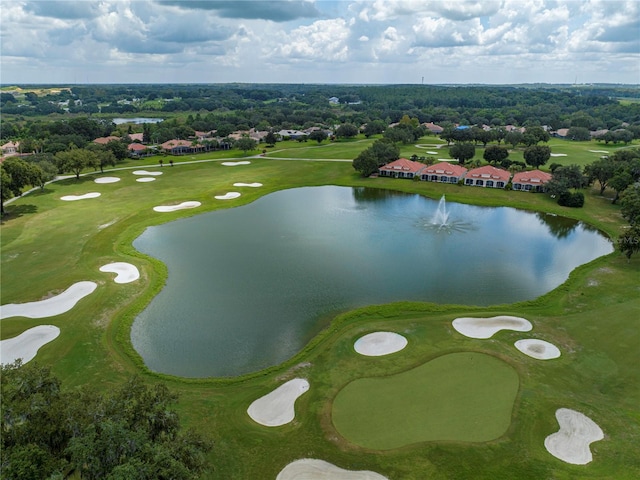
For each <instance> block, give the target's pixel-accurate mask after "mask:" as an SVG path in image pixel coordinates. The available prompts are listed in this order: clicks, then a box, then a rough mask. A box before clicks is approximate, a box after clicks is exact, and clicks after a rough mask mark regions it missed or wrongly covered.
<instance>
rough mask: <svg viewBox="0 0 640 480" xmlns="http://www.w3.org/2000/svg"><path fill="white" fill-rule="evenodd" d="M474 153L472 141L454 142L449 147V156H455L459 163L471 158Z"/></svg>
mask: <svg viewBox="0 0 640 480" xmlns="http://www.w3.org/2000/svg"><path fill="white" fill-rule="evenodd" d="M475 154H476V147H475V145H473V144H472V143H456V144H453V145H451V146H450V147H449V155H451V158H457V159H458V162H459V163H460V165H464V164H465V163H466V161H467V160H471V159H472V158H473V156H474V155H475Z"/></svg>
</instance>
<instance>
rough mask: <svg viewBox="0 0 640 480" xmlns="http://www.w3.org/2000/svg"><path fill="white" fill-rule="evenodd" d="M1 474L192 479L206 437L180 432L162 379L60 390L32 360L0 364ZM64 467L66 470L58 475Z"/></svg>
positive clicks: (199, 470) (206, 445)
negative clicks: (105, 391) (98, 389)
mask: <svg viewBox="0 0 640 480" xmlns="http://www.w3.org/2000/svg"><path fill="white" fill-rule="evenodd" d="M0 381H1V382H2V384H1V385H2V402H3V405H2V407H3V414H2V416H1V418H0V422H1V425H0V426H1V431H2V433H3V434H2V437H1V440H0V441H1V442H2V444H1V445H2V452H3V455H2V460H1V462H2V463H1V465H0V468H1V474H2V478H5V479H6V480H14V479H20V480H22V479H29V478H34V479H36V478H37V479H42V478H55V477H59V478H64V476H66V475H67V474H69V473H72V472H74V471H75V472H77V473H78V474H79V475H78V476H81V477H82V478H83V479H89V480H93V479H102V478H109V479H144V480H151V479H170V478H176V479H178V478H179V479H192V478H197V477H198V476H199V475H200V474H201V473H202V472H203V471H204V469H205V468H206V463H205V460H204V454H205V453H206V452H207V451H208V450H210V449H211V444H210V443H209V442H208V441H207V440H205V439H203V438H201V437H200V436H198V435H196V434H195V433H193V432H183V431H182V430H181V428H180V422H179V418H178V415H177V414H176V412H175V410H174V409H173V405H174V404H175V403H176V401H177V396H176V395H175V394H173V393H171V392H170V391H169V390H168V389H167V388H166V387H165V386H164V385H155V386H149V385H146V384H144V383H143V382H142V380H141V379H140V378H139V377H131V378H130V379H129V380H127V382H126V383H124V384H123V385H122V386H120V387H118V388H116V389H114V390H113V391H111V392H110V393H109V394H106V395H102V394H99V393H97V392H94V391H92V390H90V389H89V388H87V387H83V388H81V389H77V390H73V391H69V392H66V391H63V389H62V386H61V383H60V381H59V380H58V379H57V378H55V377H54V376H52V375H51V373H50V371H49V370H48V369H47V368H43V367H39V366H38V365H37V364H36V363H29V364H27V365H21V364H20V362H17V363H15V364H12V365H3V366H2V377H1V379H0ZM63 474H64V476H63Z"/></svg>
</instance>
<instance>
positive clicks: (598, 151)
mask: <svg viewBox="0 0 640 480" xmlns="http://www.w3.org/2000/svg"><path fill="white" fill-rule="evenodd" d="M589 151H590V152H591V153H609V152H608V151H607V150H589Z"/></svg>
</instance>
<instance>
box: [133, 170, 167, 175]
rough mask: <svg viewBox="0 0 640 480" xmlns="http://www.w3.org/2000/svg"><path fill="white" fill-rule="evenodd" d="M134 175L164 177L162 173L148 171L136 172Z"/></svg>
mask: <svg viewBox="0 0 640 480" xmlns="http://www.w3.org/2000/svg"><path fill="white" fill-rule="evenodd" d="M133 174H134V175H151V176H155V175H162V172H148V171H147V170H135V171H134V172H133Z"/></svg>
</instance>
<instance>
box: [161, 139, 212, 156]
mask: <svg viewBox="0 0 640 480" xmlns="http://www.w3.org/2000/svg"><path fill="white" fill-rule="evenodd" d="M160 148H161V149H162V151H163V152H165V153H168V154H170V155H187V154H189V153H200V152H204V151H206V147H205V146H204V145H201V144H197V143H194V142H190V141H188V140H178V139H175V140H168V141H166V142H164V143H163V144H162V145H161V146H160Z"/></svg>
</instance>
